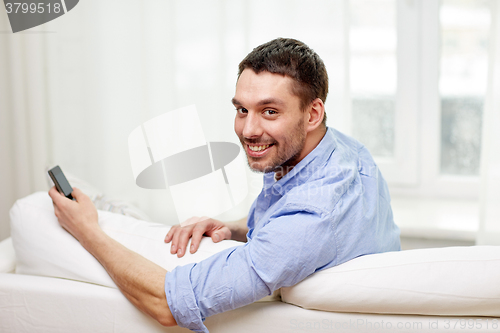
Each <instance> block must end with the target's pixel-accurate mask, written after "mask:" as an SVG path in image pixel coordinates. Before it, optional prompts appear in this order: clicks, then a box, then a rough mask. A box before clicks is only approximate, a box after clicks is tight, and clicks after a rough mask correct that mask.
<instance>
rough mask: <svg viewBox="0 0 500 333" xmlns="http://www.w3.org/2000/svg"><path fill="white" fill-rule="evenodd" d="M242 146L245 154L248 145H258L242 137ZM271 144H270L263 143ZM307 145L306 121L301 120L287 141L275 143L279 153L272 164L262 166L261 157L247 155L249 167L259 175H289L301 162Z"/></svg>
mask: <svg viewBox="0 0 500 333" xmlns="http://www.w3.org/2000/svg"><path fill="white" fill-rule="evenodd" d="M240 142H241V145H242V146H243V148H244V150H245V152H246V149H245V146H246V143H245V142H247V143H258V142H252V141H251V140H244V139H243V138H241V137H240ZM262 144H269V143H262ZM305 144H306V135H305V133H304V121H303V120H301V121H299V122H298V123H297V125H296V126H295V129H294V131H292V133H291V134H290V135H289V136H287V137H286V139H285V140H284V141H283V142H282V143H281V144H279V143H277V142H275V143H274V146H273V147H274V148H272V149H275V150H276V151H277V154H275V156H273V158H272V159H271V161H270V162H268V163H267V164H266V165H264V166H263V165H261V164H262V162H259V160H260V159H261V158H260V157H252V156H248V153H247V162H248V166H249V167H250V169H251V170H252V171H253V172H257V173H269V172H277V171H281V172H283V171H284V172H285V173H288V171H290V170H291V169H292V168H293V167H294V166H295V165H296V164H297V163H298V162H299V161H297V159H298V158H299V156H300V154H301V152H302V150H303V149H304V146H305Z"/></svg>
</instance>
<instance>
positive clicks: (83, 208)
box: [49, 187, 98, 242]
mask: <svg viewBox="0 0 500 333" xmlns="http://www.w3.org/2000/svg"><path fill="white" fill-rule="evenodd" d="M49 195H50V197H51V198H52V201H53V203H54V212H55V214H56V216H57V219H58V220H59V223H60V224H61V226H62V227H63V228H64V229H66V230H67V231H68V232H69V233H70V234H72V235H73V236H74V237H75V238H76V239H77V240H78V241H80V242H81V241H82V240H84V238H85V237H86V235H88V234H89V232H91V231H93V230H95V229H96V227H97V228H98V223H97V221H98V217H97V210H96V208H95V206H94V204H93V202H92V200H90V198H89V197H88V196H87V195H85V194H84V193H83V192H82V191H80V190H79V189H77V188H74V189H73V193H72V196H73V197H74V198H75V200H76V202H75V201H73V200H70V199H68V198H66V197H65V196H64V195H63V194H61V193H59V192H58V191H57V189H56V188H55V187H52V188H51V189H50V191H49Z"/></svg>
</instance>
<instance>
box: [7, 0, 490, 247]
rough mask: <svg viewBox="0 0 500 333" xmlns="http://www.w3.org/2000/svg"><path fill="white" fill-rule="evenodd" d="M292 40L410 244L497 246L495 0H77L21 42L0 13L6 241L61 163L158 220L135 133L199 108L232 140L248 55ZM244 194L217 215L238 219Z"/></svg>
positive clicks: (159, 201) (162, 195) (207, 126)
mask: <svg viewBox="0 0 500 333" xmlns="http://www.w3.org/2000/svg"><path fill="white" fill-rule="evenodd" d="M276 37H291V38H296V39H299V40H301V41H303V42H305V43H306V44H308V45H309V46H310V47H311V48H313V49H314V50H315V51H316V52H317V53H318V54H319V55H320V56H321V57H322V59H323V61H324V62H325V65H326V67H327V70H328V74H329V78H330V87H329V89H330V93H329V96H328V98H327V101H326V112H327V115H328V125H329V126H332V127H335V128H336V129H338V130H340V131H342V132H344V133H346V134H349V135H351V136H354V137H355V138H357V139H358V140H360V141H361V142H362V143H363V144H364V145H366V146H367V147H368V148H369V150H370V151H371V152H372V154H373V155H374V156H375V158H376V161H377V163H378V165H379V167H380V169H381V170H382V173H383V175H384V177H385V179H386V180H387V182H388V183H389V187H390V192H391V196H392V203H393V210H394V216H395V221H396V223H397V224H398V225H399V226H400V228H401V233H402V238H403V247H404V248H414V247H425V246H446V245H471V244H496V245H500V3H499V2H498V1H494V0H441V1H434V0H334V1H331V0H311V1H304V0H302V1H301V0H281V1H278V0H237V1H230V0H145V1H137V0H135V1H132V0H120V1H118V0H106V1H98V0H81V1H80V2H79V3H78V5H77V6H76V7H75V8H74V9H73V10H71V11H70V12H68V13H67V14H65V15H63V16H61V17H60V18H58V19H56V20H53V21H51V22H48V23H46V24H44V25H41V26H38V27H35V28H32V29H29V30H26V31H22V32H18V33H15V34H13V33H12V31H11V29H10V25H9V21H8V17H7V14H6V11H5V8H4V7H3V6H2V7H1V8H0V196H1V198H0V240H2V239H5V238H7V237H8V236H9V235H10V230H9V229H10V228H9V209H10V207H11V206H12V205H13V204H14V202H15V201H16V200H17V199H19V198H22V197H24V196H26V195H29V194H31V193H33V192H35V191H46V190H48V184H47V177H46V172H45V170H46V168H47V167H52V166H54V165H56V164H58V165H60V166H61V168H62V169H63V170H64V171H65V172H67V173H69V174H71V175H74V176H76V177H78V178H81V179H82V180H84V181H86V182H88V183H89V184H92V185H93V186H94V187H96V188H98V189H99V190H100V191H102V192H103V193H106V194H107V195H109V196H111V197H114V198H120V199H122V200H127V201H130V202H133V203H134V204H136V205H137V206H138V207H139V208H141V209H142V210H143V211H145V212H146V213H147V214H148V215H149V216H150V217H151V219H152V220H153V221H156V222H160V223H165V224H176V223H179V221H178V219H177V216H176V213H175V209H174V208H173V204H172V198H171V197H170V195H169V192H168V191H166V190H148V189H142V188H139V187H138V186H136V184H135V180H134V177H133V174H132V170H131V166H130V158H129V153H128V141H127V140H128V135H129V134H130V132H131V131H132V130H133V129H135V128H136V127H137V126H140V125H141V124H142V123H144V122H145V121H147V120H149V119H151V118H153V117H155V116H158V115H161V114H163V113H165V112H168V111H170V110H174V109H176V108H179V107H183V106H186V105H191V104H196V106H197V109H198V113H199V117H200V119H201V124H202V127H203V130H204V134H205V138H206V139H207V141H229V142H234V143H239V141H238V139H237V137H236V135H235V134H234V131H233V120H234V115H235V111H234V108H233V106H232V104H231V98H232V97H233V94H234V88H235V83H236V79H237V66H238V63H239V62H240V61H241V60H242V59H243V58H244V56H245V55H246V54H247V53H248V52H250V51H251V50H252V48H253V47H255V46H257V45H259V44H262V43H264V42H267V41H269V40H271V39H274V38H276ZM247 176H248V184H249V190H250V191H249V195H248V197H247V198H246V200H245V201H244V202H243V203H242V204H240V205H238V206H237V207H236V208H235V209H233V210H232V211H229V212H227V213H225V214H224V215H223V216H220V218H221V219H223V220H231V219H236V218H241V217H243V216H245V214H246V213H247V212H248V209H249V207H250V205H251V203H252V201H253V200H254V199H255V197H256V196H257V195H258V193H259V192H260V187H261V184H262V180H261V178H262V176H261V175H259V174H254V173H252V172H250V171H248V172H247Z"/></svg>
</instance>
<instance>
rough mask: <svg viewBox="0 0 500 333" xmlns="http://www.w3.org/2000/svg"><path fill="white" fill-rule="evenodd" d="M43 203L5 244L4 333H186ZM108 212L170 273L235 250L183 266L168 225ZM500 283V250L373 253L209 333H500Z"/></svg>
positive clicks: (1, 281)
mask: <svg viewBox="0 0 500 333" xmlns="http://www.w3.org/2000/svg"><path fill="white" fill-rule="evenodd" d="M44 195H46V193H45V194H42V193H40V194H35V195H33V196H30V197H28V198H25V199H22V200H19V201H18V202H17V203H16V205H15V206H14V208H13V210H12V211H11V220H14V221H15V222H13V223H16V225H13V226H12V239H11V238H8V239H6V240H4V241H2V242H0V332H69V331H71V332H187V330H185V329H181V328H179V327H174V328H165V327H162V326H160V325H159V324H158V323H156V322H155V321H154V320H152V319H150V318H149V317H148V316H146V315H144V314H142V313H141V312H140V311H138V310H137V309H136V308H135V307H134V306H133V305H131V303H129V301H128V300H127V299H126V298H125V297H124V296H123V295H122V294H121V293H120V291H119V290H118V289H116V287H114V283H113V282H112V281H111V280H110V279H109V277H108V276H107V274H105V271H104V270H103V269H102V267H100V265H99V264H98V263H97V261H95V259H93V257H92V256H90V255H88V254H86V252H85V250H83V249H81V247H80V248H79V244H78V242H77V241H76V240H74V239H73V238H72V237H71V236H69V235H68V234H67V233H66V232H65V231H64V230H62V229H58V228H60V227H59V226H58V224H57V221H56V220H55V219H53V220H51V221H50V223H46V222H47V221H46V220H47V216H49V215H50V214H46V213H44V210H45V211H48V210H50V209H51V205H50V201H48V205H47V200H46V199H47V198H44V197H43V196H44ZM49 200H50V199H49ZM99 214H100V223H101V226H102V227H103V229H104V230H105V231H106V232H108V234H110V235H111V236H112V237H114V238H115V239H117V240H118V241H120V242H122V243H123V244H124V245H126V246H128V247H130V248H131V249H133V250H135V251H137V252H139V253H141V254H143V255H144V256H146V257H148V258H149V259H150V260H152V261H155V262H157V263H158V264H160V265H162V266H163V267H165V268H167V269H172V267H173V266H175V265H179V264H184V263H186V262H192V261H196V260H201V259H203V257H204V256H207V255H210V253H213V252H214V251H218V250H220V249H222V248H227V247H229V246H233V245H234V243H231V242H223V243H224V244H221V243H219V244H213V243H212V242H211V240H210V239H205V240H203V242H202V245H201V246H200V251H199V253H198V254H196V255H193V256H189V255H186V257H185V258H184V259H182V260H177V259H174V258H173V257H170V256H168V255H164V254H163V255H162V256H157V254H158V247H165V246H166V245H165V244H164V243H163V241H162V240H163V236H164V235H165V233H164V231H165V230H160V232H158V234H161V237H156V236H151V235H152V233H151V231H152V230H153V229H155V228H168V227H165V226H160V225H154V224H147V226H148V227H149V226H151V228H152V229H151V228H150V229H148V230H147V231H145V226H146V222H142V221H138V220H135V219H132V218H124V217H123V216H120V217H118V216H117V215H116V214H111V213H107V212H99ZM117 221H119V223H118V222H117ZM117 223H118V224H117ZM146 229H147V228H146ZM28 231H29V232H28ZM132 231H133V232H132ZM138 239H139V240H138ZM54 242H57V246H49V245H50V244H51V243H52V245H54ZM141 242H142V243H141ZM145 244H147V248H152V249H153V250H154V251H153V253H151V252H149V251H150V250H148V249H145V246H144V245H145ZM214 246H215V247H214ZM14 248H15V250H14ZM16 254H17V256H16ZM174 257H175V256H174ZM165 258H166V259H165ZM499 281H500V247H486V246H484V247H479V246H475V247H454V248H444V249H423V250H410V251H402V252H391V253H384V254H376V255H367V256H363V257H360V258H356V259H354V260H351V261H350V262H347V263H345V264H343V265H340V266H337V267H333V268H330V269H327V270H324V271H321V272H318V273H316V274H313V275H312V276H311V277H309V278H308V279H306V280H304V281H303V282H301V283H299V284H298V285H296V286H294V287H290V288H283V289H282V290H281V299H280V298H278V297H274V298H273V297H268V298H267V299H264V300H262V301H259V302H256V303H253V304H250V305H248V306H245V307H243V308H240V309H236V310H233V311H230V312H227V313H222V314H219V315H216V316H213V317H210V318H208V319H207V320H206V326H207V327H208V329H209V330H210V332H293V331H298V332H303V331H304V332H339V331H340V332H342V331H352V332H373V331H377V332H439V331H444V332H468V331H470V332H478V331H480V332H483V331H484V332H490V331H491V332H499V331H500V318H499V317H500V283H499Z"/></svg>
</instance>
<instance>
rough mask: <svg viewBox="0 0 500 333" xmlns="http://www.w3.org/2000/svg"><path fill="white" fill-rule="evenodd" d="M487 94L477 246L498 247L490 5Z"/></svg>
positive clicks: (498, 112) (499, 198)
mask: <svg viewBox="0 0 500 333" xmlns="http://www.w3.org/2000/svg"><path fill="white" fill-rule="evenodd" d="M492 14H493V15H492V16H493V20H492V23H493V24H492V38H491V44H490V49H491V52H490V70H489V77H488V94H487V99H486V105H485V110H484V116H483V117H484V118H483V137H482V157H481V197H480V223H479V231H478V234H477V239H476V243H477V244H479V245H500V131H499V129H500V6H499V3H498V2H496V1H495V2H494V3H493V13H492Z"/></svg>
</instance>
